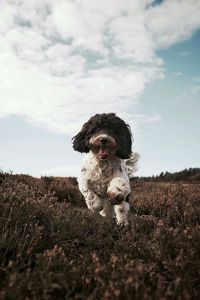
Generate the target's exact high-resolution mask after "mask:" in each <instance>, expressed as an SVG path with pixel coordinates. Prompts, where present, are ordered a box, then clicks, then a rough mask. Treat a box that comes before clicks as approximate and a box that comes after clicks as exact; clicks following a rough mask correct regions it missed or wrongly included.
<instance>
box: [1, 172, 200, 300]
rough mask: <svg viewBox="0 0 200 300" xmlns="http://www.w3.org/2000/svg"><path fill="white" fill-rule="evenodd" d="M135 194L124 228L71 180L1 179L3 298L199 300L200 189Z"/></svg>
mask: <svg viewBox="0 0 200 300" xmlns="http://www.w3.org/2000/svg"><path fill="white" fill-rule="evenodd" d="M132 190H133V192H132V194H131V197H130V204H131V212H130V217H129V219H130V225H129V226H128V227H127V228H118V227H117V226H116V225H115V222H110V221H108V220H106V219H104V218H102V217H101V216H99V215H95V214H92V213H91V212H90V211H89V210H88V209H87V208H85V204H84V201H83V199H82V197H81V196H80V193H79V192H78V187H77V182H76V180H75V179H73V178H53V177H50V178H46V177H45V178H41V179H36V178H32V177H30V176H27V175H18V176H16V175H10V174H5V173H1V174H0V216H1V218H0V233H1V235H0V299H27V300H28V299H42V300H43V299H91V300H93V299H120V300H121V299H126V300H127V299H128V300H129V299H199V291H200V280H199V278H200V268H199V257H200V243H199V241H200V231H199V229H200V228H199V224H200V184H179V183H176V184H175V183H155V182H134V181H133V183H132ZM69 195H70V196H69Z"/></svg>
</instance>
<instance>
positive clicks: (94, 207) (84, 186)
mask: <svg viewBox="0 0 200 300" xmlns="http://www.w3.org/2000/svg"><path fill="white" fill-rule="evenodd" d="M88 183H89V182H88V180H87V179H86V178H84V177H79V179H78V186H79V190H80V192H81V194H82V195H83V197H84V198H85V202H86V204H87V207H88V208H89V209H90V210H91V211H93V212H99V211H101V210H102V209H103V203H102V201H101V199H100V198H99V196H98V195H97V194H96V193H95V192H94V191H93V190H91V188H90V187H89V185H88Z"/></svg>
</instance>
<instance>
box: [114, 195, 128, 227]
mask: <svg viewBox="0 0 200 300" xmlns="http://www.w3.org/2000/svg"><path fill="white" fill-rule="evenodd" d="M129 209H130V207H129V203H128V202H125V201H123V202H122V203H120V204H116V205H114V211H115V215H116V219H117V224H118V225H125V226H126V225H128V218H127V216H128V211H129Z"/></svg>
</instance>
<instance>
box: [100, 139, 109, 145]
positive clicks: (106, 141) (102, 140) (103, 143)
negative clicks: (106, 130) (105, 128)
mask: <svg viewBox="0 0 200 300" xmlns="http://www.w3.org/2000/svg"><path fill="white" fill-rule="evenodd" d="M100 142H101V144H102V145H105V144H107V143H108V140H107V139H106V138H102V139H100Z"/></svg>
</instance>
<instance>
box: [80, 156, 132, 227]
mask: <svg viewBox="0 0 200 300" xmlns="http://www.w3.org/2000/svg"><path fill="white" fill-rule="evenodd" d="M135 159H136V154H134V155H133V156H132V157H131V158H130V159H127V160H123V159H121V158H118V157H115V158H113V159H112V160H105V161H104V160H98V159H97V158H96V156H95V155H94V154H93V153H92V152H91V151H90V152H89V153H88V154H86V156H85V159H84V160H83V162H82V167H81V174H80V176H79V177H78V184H79V189H80V191H81V193H82V194H83V196H84V198H85V201H86V204H87V207H88V208H89V209H90V210H92V211H93V212H99V213H100V214H101V215H102V216H104V217H114V216H115V217H116V219H117V224H118V225H128V219H127V215H128V211H129V203H128V202H127V201H126V199H127V196H128V195H129V194H130V192H131V188H130V181H129V175H130V166H131V168H132V170H131V171H132V172H133V171H134V170H135ZM131 161H132V163H131ZM132 172H131V173H132ZM117 197H121V199H124V200H123V201H121V203H119V204H114V205H113V204H112V202H111V199H112V198H113V200H114V199H116V198H117Z"/></svg>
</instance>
